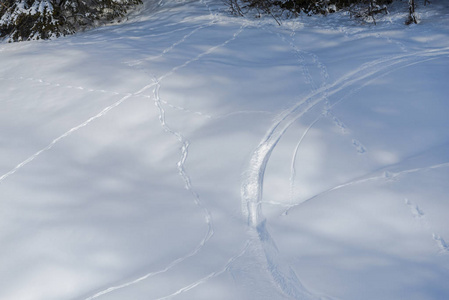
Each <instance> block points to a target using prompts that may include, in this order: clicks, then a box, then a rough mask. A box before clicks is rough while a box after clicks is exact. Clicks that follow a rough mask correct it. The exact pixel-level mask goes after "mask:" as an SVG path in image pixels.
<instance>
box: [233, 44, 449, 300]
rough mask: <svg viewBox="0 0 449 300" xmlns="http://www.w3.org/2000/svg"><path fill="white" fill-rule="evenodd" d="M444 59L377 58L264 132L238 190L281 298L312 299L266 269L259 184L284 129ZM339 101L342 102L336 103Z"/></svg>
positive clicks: (267, 244)
mask: <svg viewBox="0 0 449 300" xmlns="http://www.w3.org/2000/svg"><path fill="white" fill-rule="evenodd" d="M448 55H449V48H442V49H434V50H425V51H418V52H414V53H407V54H402V55H396V56H392V57H386V58H381V59H378V60H375V61H373V62H370V63H367V64H364V65H362V66H361V67H359V68H357V69H355V70H353V71H351V72H349V73H348V74H347V75H345V76H343V77H342V78H340V79H339V80H337V81H335V82H334V83H332V84H328V85H326V86H323V87H322V88H320V89H318V90H316V91H314V92H312V93H311V94H310V95H309V96H307V97H305V98H304V99H303V100H301V101H299V102H298V103H297V104H295V105H294V106H292V107H291V108H290V109H287V110H286V111H284V112H283V113H281V114H280V116H279V118H278V119H277V120H276V121H275V122H274V123H273V125H272V126H271V128H270V129H269V130H268V131H267V133H266V135H265V137H264V138H263V139H262V141H261V142H260V143H259V145H258V146H257V147H256V149H255V150H254V152H253V154H252V156H251V159H250V162H249V166H248V170H247V171H246V172H245V174H244V177H243V181H242V186H241V198H242V208H243V214H244V215H245V216H246V218H247V222H248V225H249V227H250V228H251V229H252V230H253V231H256V232H257V234H258V236H259V239H260V242H261V244H262V247H263V249H264V250H265V253H266V260H267V263H268V265H269V268H268V269H269V270H270V272H271V275H272V278H273V280H274V282H275V284H276V285H277V286H278V287H279V288H280V289H281V290H282V291H283V292H284V293H285V294H287V295H288V296H290V297H293V298H295V299H303V298H305V299H307V298H309V299H312V298H314V296H312V295H311V294H310V293H309V292H308V291H307V290H305V289H304V287H302V285H301V283H300V282H299V280H295V279H292V278H291V276H292V275H291V274H289V275H286V274H283V273H280V272H279V270H278V268H275V269H272V268H271V267H272V266H270V262H272V261H273V260H276V252H273V251H269V249H270V248H276V247H275V243H274V240H273V239H272V238H271V236H270V235H269V233H268V230H267V229H266V220H265V218H264V216H263V213H262V199H263V180H264V174H265V169H266V166H267V164H268V161H269V158H270V156H271V153H272V152H273V150H274V148H275V147H276V145H277V143H278V142H279V140H280V139H281V138H282V137H283V136H284V134H285V132H286V131H287V129H288V128H289V127H290V126H291V125H292V124H293V123H294V122H295V121H296V120H298V119H299V118H300V117H301V116H303V115H304V114H305V113H307V112H308V111H310V110H311V109H312V108H314V107H316V106H317V105H319V104H321V103H322V102H324V100H325V99H327V97H330V96H332V95H335V94H337V93H338V92H340V91H344V90H345V89H347V88H352V87H353V86H355V85H358V86H357V87H356V88H352V90H351V91H350V93H351V92H355V91H356V90H359V89H361V88H362V87H364V86H366V85H367V84H369V83H370V82H372V81H373V80H374V79H376V78H378V77H381V76H384V75H386V74H388V73H390V72H392V71H394V70H397V69H399V68H404V67H408V66H411V65H414V64H419V63H423V62H426V61H429V60H432V59H437V58H440V57H446V56H448ZM341 101H342V98H341V99H339V100H338V101H337V102H336V103H339V102H341ZM274 266H276V265H274Z"/></svg>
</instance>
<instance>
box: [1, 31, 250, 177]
mask: <svg viewBox="0 0 449 300" xmlns="http://www.w3.org/2000/svg"><path fill="white" fill-rule="evenodd" d="M243 30H244V25H242V26H241V27H240V29H239V30H238V31H237V32H235V33H234V34H233V36H232V37H231V38H230V39H228V40H226V41H225V42H223V43H221V44H219V45H216V46H213V47H211V48H209V49H208V50H206V51H204V52H202V53H200V54H198V55H197V56H196V57H194V58H192V59H190V60H188V61H186V62H184V63H183V64H181V65H178V66H176V67H174V68H172V70H170V71H169V72H167V73H166V74H164V75H162V76H160V77H159V78H158V79H157V81H158V82H161V81H162V80H163V79H165V78H167V77H169V76H171V75H173V74H174V73H175V72H177V71H178V70H180V69H182V68H185V67H187V66H188V65H189V64H191V63H192V62H196V61H198V60H200V59H201V58H202V57H204V56H206V55H208V54H210V53H212V52H213V51H215V50H217V49H218V48H220V47H223V46H225V45H227V44H228V43H230V42H231V41H233V40H235V39H236V38H237V37H238V35H239V34H240V33H241V32H242V31H243ZM155 85H156V84H155V83H154V82H152V83H150V84H148V85H146V86H144V87H142V88H141V89H140V90H138V91H136V92H134V93H132V94H126V95H125V96H124V97H122V98H121V99H120V100H118V101H116V102H115V103H113V104H112V105H110V106H107V107H106V108H104V109H103V110H102V111H100V112H99V113H98V114H96V115H94V116H93V117H91V118H89V119H88V120H86V121H84V122H83V123H81V124H79V125H77V126H75V127H73V128H71V129H69V130H68V131H66V132H65V133H64V134H62V135H60V136H59V137H57V138H56V139H54V140H53V141H51V142H50V144H48V145H47V146H46V147H44V148H42V149H41V150H39V151H37V152H36V153H35V154H33V155H31V156H30V157H28V158H27V159H25V160H24V161H22V162H21V163H19V164H18V165H17V166H15V167H14V168H13V169H11V170H10V171H8V172H7V173H5V174H3V175H2V176H0V184H1V183H2V182H3V181H4V180H5V179H6V178H8V177H9V176H11V175H12V174H14V173H16V172H17V171H18V170H19V169H21V168H23V167H24V166H25V165H27V164H28V163H30V162H32V161H33V160H34V159H35V158H36V157H38V156H39V155H41V154H42V153H43V152H45V151H47V150H50V149H51V148H53V146H54V145H55V144H56V143H58V142H59V141H61V140H62V139H64V138H66V137H68V136H70V135H71V134H73V133H74V132H76V131H78V130H79V129H81V128H83V127H85V126H86V125H88V124H90V123H91V122H92V121H94V120H96V119H98V118H100V117H103V116H104V115H106V114H107V113H108V112H109V111H110V110H112V109H113V108H115V107H117V106H119V105H120V104H122V103H123V102H124V101H125V100H127V99H128V98H130V97H135V96H140V95H143V93H144V92H145V91H146V90H148V89H150V88H152V87H153V86H155ZM105 92H106V91H105Z"/></svg>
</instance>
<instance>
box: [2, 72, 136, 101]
mask: <svg viewBox="0 0 449 300" xmlns="http://www.w3.org/2000/svg"><path fill="white" fill-rule="evenodd" d="M0 80H10V81H18V80H22V81H33V82H37V83H39V84H42V85H45V86H52V87H54V88H66V89H75V90H81V91H86V92H90V93H93V92H95V93H103V94H111V95H121V96H126V95H129V94H132V93H126V92H116V91H108V90H97V89H92V88H86V87H83V86H73V85H67V84H61V83H55V82H51V81H47V80H46V79H43V78H33V77H23V76H19V77H7V78H6V77H2V78H0Z"/></svg>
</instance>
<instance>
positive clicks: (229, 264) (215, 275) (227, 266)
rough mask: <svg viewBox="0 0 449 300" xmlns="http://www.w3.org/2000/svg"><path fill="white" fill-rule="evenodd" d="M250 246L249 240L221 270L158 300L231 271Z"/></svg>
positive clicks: (173, 295)
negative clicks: (235, 262)
mask: <svg viewBox="0 0 449 300" xmlns="http://www.w3.org/2000/svg"><path fill="white" fill-rule="evenodd" d="M248 247H249V241H246V244H245V246H244V248H243V250H242V251H240V252H239V253H238V254H237V255H234V256H232V257H231V258H230V259H228V261H227V263H226V264H225V266H224V267H223V268H222V269H220V270H219V271H215V272H211V273H209V274H208V275H207V276H204V277H203V278H201V279H199V280H197V281H195V282H193V283H191V284H189V285H187V286H185V287H182V288H180V289H179V290H177V291H176V292H174V293H172V294H170V295H167V296H164V297H161V298H157V300H163V299H169V298H172V297H175V296H177V295H179V294H182V293H184V292H187V291H190V290H191V289H194V288H196V287H197V286H199V285H201V284H203V283H206V282H207V281H208V280H210V279H212V278H214V277H218V276H220V275H221V274H223V273H224V272H227V271H229V268H230V267H231V266H232V264H233V263H234V261H235V260H236V259H238V258H240V257H241V256H242V255H243V254H245V252H246V251H247V250H248Z"/></svg>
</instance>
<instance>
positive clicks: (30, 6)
mask: <svg viewBox="0 0 449 300" xmlns="http://www.w3.org/2000/svg"><path fill="white" fill-rule="evenodd" d="M0 3H1V5H0V38H8V39H9V41H24V40H34V39H48V38H51V37H59V36H61V35H67V34H72V33H74V32H77V31H80V30H84V29H86V28H90V27H94V26H97V25H99V24H101V23H105V22H109V21H112V20H114V19H117V18H120V17H123V16H124V15H125V14H126V12H127V10H128V9H129V8H130V7H132V6H135V5H138V4H140V3H141V0H0Z"/></svg>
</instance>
